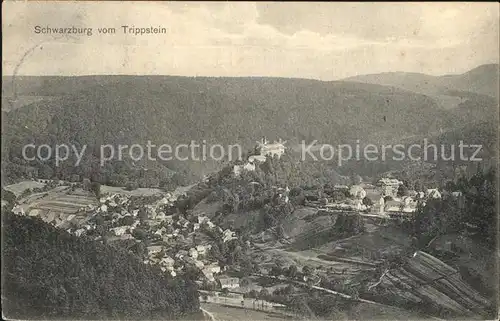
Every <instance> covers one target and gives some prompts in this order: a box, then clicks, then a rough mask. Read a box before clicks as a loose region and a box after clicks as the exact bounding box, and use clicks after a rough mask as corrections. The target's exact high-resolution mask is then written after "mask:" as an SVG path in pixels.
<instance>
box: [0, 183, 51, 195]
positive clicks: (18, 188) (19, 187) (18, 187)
mask: <svg viewBox="0 0 500 321" xmlns="http://www.w3.org/2000/svg"><path fill="white" fill-rule="evenodd" d="M44 186H45V184H44V183H41V182H37V181H22V182H19V183H16V184H12V185H7V186H5V187H4V188H5V190H7V191H9V192H12V193H14V195H16V196H19V195H21V194H22V193H23V192H24V191H25V190H27V189H33V188H42V187H44Z"/></svg>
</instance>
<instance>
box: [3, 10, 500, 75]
mask: <svg viewBox="0 0 500 321" xmlns="http://www.w3.org/2000/svg"><path fill="white" fill-rule="evenodd" d="M2 5H3V13H2V15H3V17H2V18H3V19H2V29H3V38H2V41H3V55H2V59H3V61H2V64H3V70H4V72H3V74H4V75H12V74H17V75H64V76H71V75H92V74H110V75H111V74H112V75H114V74H128V75H182V76H272V77H296V78H312V79H320V80H335V79H341V78H345V77H349V76H354V75H360V74H370V73H379V72H389V71H406V72H421V73H427V74H431V75H442V74H457V73H463V72H466V71H468V70H470V69H472V68H475V67H477V66H479V65H482V64H486V63H498V60H499V4H498V3H494V2H490V3H472V2H471V3H464V2H457V3H451V2H450V3H448V2H446V3H444V2H443V3H432V2H425V3H368V2H364V3H352V2H344V3H327V2H317V3H307V2H296V3H266V2H263V3H253V2H235V3H228V2H205V3H198V2H190V3H183V2H170V3H160V2H92V1H91V2H82V1H79V2H68V1H63V2H46V1H44V2H32V1H19V2H17V1H7V2H3V4H2ZM122 25H129V26H135V27H139V28H141V27H144V28H146V27H150V26H153V27H163V28H166V30H167V32H166V33H165V34H149V35H131V34H124V33H123V31H122V28H121V26H122ZM35 26H40V27H50V28H68V27H72V26H75V27H79V28H84V27H86V28H92V29H93V33H92V36H87V35H65V36H61V35H58V36H55V35H49V34H37V33H35ZM102 27H106V28H107V27H114V28H116V30H117V32H116V33H115V34H113V35H110V34H99V33H98V32H97V28H102Z"/></svg>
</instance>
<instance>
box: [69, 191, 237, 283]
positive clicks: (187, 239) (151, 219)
mask: <svg viewBox="0 0 500 321" xmlns="http://www.w3.org/2000/svg"><path fill="white" fill-rule="evenodd" d="M175 200H176V198H174V197H172V196H171V195H169V194H167V195H166V196H165V197H164V198H162V199H160V200H158V201H156V202H154V203H152V204H141V205H140V206H137V205H134V204H133V201H131V197H130V196H129V195H121V194H114V195H104V196H102V197H101V199H100V201H99V204H98V205H97V206H96V205H92V206H88V207H87V208H86V211H87V212H88V213H89V216H90V217H91V218H90V219H89V220H88V221H87V222H85V224H83V225H81V226H79V227H78V228H70V229H68V232H70V233H73V234H75V235H77V236H81V235H85V234H91V233H89V232H91V231H93V230H95V229H97V228H98V226H99V225H102V222H99V220H98V219H97V217H104V218H105V220H106V223H107V224H106V226H107V227H108V228H107V231H106V232H107V235H108V237H107V238H106V239H107V241H108V242H116V241H124V240H132V241H135V242H145V241H148V242H147V243H149V246H147V247H146V250H147V253H145V259H144V263H145V264H151V265H156V266H159V267H160V269H161V270H162V271H163V272H165V273H168V274H170V275H171V276H172V277H175V276H177V275H178V274H179V273H183V272H184V271H186V268H188V267H191V268H196V269H198V270H200V271H201V273H202V275H203V280H205V281H208V282H217V281H218V283H219V285H220V286H221V287H222V288H224V287H228V288H232V287H234V280H232V279H231V278H227V277H223V276H222V275H221V273H223V269H222V268H221V267H220V265H219V264H218V262H217V261H214V259H211V258H210V257H209V256H208V255H207V254H208V252H209V250H210V249H211V247H212V245H211V244H209V243H210V242H209V241H208V240H207V239H204V240H202V241H201V242H196V243H195V241H194V240H195V239H196V237H198V236H199V235H200V234H202V233H197V232H200V230H201V229H208V230H215V231H216V232H217V233H219V234H220V235H222V241H223V242H229V241H231V240H234V239H237V236H236V234H235V232H234V231H231V230H230V229H225V230H223V229H222V228H220V227H218V226H216V225H215V224H214V223H213V222H211V220H210V219H209V218H208V217H206V216H197V217H196V218H194V219H193V220H192V221H190V220H187V219H186V218H185V217H184V216H182V215H175V214H174V215H172V214H170V213H171V212H172V211H169V209H168V208H169V206H171V205H172V204H173V202H175ZM136 229H141V230H142V231H143V233H145V234H146V239H144V238H141V239H137V238H136V237H137V236H136V235H135V233H134V231H135V230H136ZM100 238H101V236H96V240H98V239H100ZM197 243H202V244H197ZM231 280H232V281H231ZM237 284H238V286H239V283H238V282H237Z"/></svg>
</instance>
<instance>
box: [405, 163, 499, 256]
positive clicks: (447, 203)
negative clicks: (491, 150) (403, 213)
mask: <svg viewBox="0 0 500 321" xmlns="http://www.w3.org/2000/svg"><path fill="white" fill-rule="evenodd" d="M453 189H454V190H456V191H457V192H459V193H460V194H459V195H458V196H455V197H453V196H449V197H446V198H443V199H431V200H428V202H427V204H426V205H425V206H420V207H419V208H418V209H417V212H416V213H415V215H414V217H413V233H414V235H415V237H416V238H417V239H418V240H419V244H420V245H423V244H426V243H427V242H429V240H431V239H432V238H433V237H435V236H439V235H443V234H447V233H454V232H458V233H463V232H467V233H469V234H472V236H473V237H474V238H475V239H476V240H478V241H480V242H481V243H484V244H485V245H486V246H488V247H492V246H493V245H494V244H495V242H496V235H497V229H496V224H495V222H496V196H497V187H496V173H495V170H494V169H490V170H488V171H487V172H483V171H478V172H477V173H476V174H475V175H473V176H472V177H470V178H469V179H467V178H465V177H461V178H459V179H458V180H457V181H456V182H454V183H453Z"/></svg>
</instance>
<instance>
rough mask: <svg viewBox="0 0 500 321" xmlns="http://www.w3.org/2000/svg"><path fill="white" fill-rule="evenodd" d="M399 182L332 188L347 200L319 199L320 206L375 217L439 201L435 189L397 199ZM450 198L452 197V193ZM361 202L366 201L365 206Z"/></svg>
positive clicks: (411, 211) (411, 209)
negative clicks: (431, 200) (435, 200)
mask: <svg viewBox="0 0 500 321" xmlns="http://www.w3.org/2000/svg"><path fill="white" fill-rule="evenodd" d="M402 184H403V182H402V181H400V180H397V179H394V178H382V179H380V180H379V181H378V182H377V183H376V185H372V184H367V183H361V184H358V185H352V186H350V187H349V186H346V185H335V186H334V187H333V189H334V190H337V191H341V192H342V193H344V194H345V195H346V196H348V197H347V198H345V199H343V200H339V201H330V200H329V199H328V198H324V199H322V202H320V203H321V205H322V207H323V208H325V209H326V210H343V211H358V212H371V213H374V214H378V215H390V214H391V213H398V214H404V213H413V212H415V211H416V210H417V205H418V204H419V203H421V204H422V205H425V202H426V201H427V200H428V199H440V198H442V195H441V192H440V191H439V190H438V189H436V188H431V189H427V190H426V191H425V192H416V191H413V190H409V191H406V193H405V196H398V190H399V187H400V186H401V185H402ZM452 194H453V195H454V194H456V193H452ZM365 198H369V199H370V201H369V202H367V201H366V200H365Z"/></svg>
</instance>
